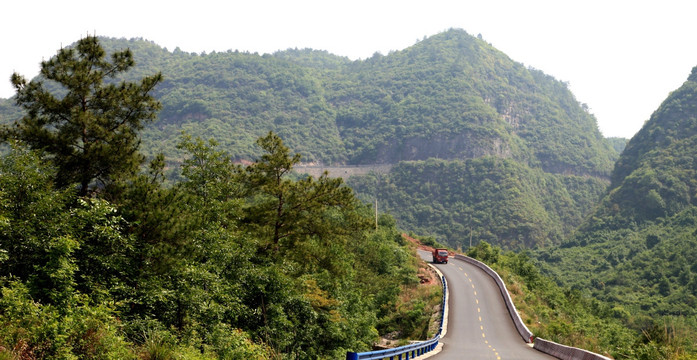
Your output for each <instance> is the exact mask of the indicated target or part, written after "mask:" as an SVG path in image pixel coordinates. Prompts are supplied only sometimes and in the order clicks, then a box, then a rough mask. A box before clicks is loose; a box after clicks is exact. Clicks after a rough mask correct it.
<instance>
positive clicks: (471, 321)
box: [419, 251, 556, 360]
mask: <svg viewBox="0 0 697 360" xmlns="http://www.w3.org/2000/svg"><path fill="white" fill-rule="evenodd" d="M419 255H420V256H421V257H422V258H423V259H424V260H426V261H428V262H430V261H431V260H432V256H431V253H429V252H427V251H419ZM434 265H435V266H436V267H437V268H438V269H439V270H440V271H441V272H442V273H443V275H444V276H445V278H446V280H447V281H448V290H449V291H450V300H449V303H448V305H449V315H448V330H447V333H446V336H445V337H444V338H443V339H442V340H441V342H442V343H443V351H442V352H440V353H439V354H437V355H435V356H433V357H431V359H433V360H449V359H453V360H455V359H457V360H462V359H492V360H509V359H510V360H527V359H556V358H554V357H551V356H549V355H547V354H544V353H541V352H539V351H537V350H535V349H533V348H532V347H530V346H528V345H527V344H526V343H525V341H524V340H523V338H522V337H521V336H520V334H518V331H517V330H516V328H515V325H513V320H512V319H511V316H510V315H509V314H508V310H506V305H505V304H504V301H503V296H502V295H501V292H500V290H499V288H498V286H497V285H496V283H495V282H494V280H493V279H492V278H491V277H490V276H489V275H487V274H486V273H485V272H484V271H482V270H481V269H479V268H478V267H476V266H474V265H470V264H468V263H466V262H464V261H461V260H457V259H453V258H452V257H451V258H450V260H449V262H448V263H447V264H434Z"/></svg>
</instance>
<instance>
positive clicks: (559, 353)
mask: <svg viewBox="0 0 697 360" xmlns="http://www.w3.org/2000/svg"><path fill="white" fill-rule="evenodd" d="M533 347H534V348H535V349H537V350H539V351H542V352H543V353H545V354H549V355H552V356H554V357H556V358H558V359H562V360H576V359H582V360H611V359H610V358H609V357H606V356H602V355H600V354H596V353H594V352H590V351H588V350H583V349H579V348H574V347H571V346H566V345H562V344H557V343H555V342H553V341H549V340H545V339H541V338H537V339H535V345H534V346H533Z"/></svg>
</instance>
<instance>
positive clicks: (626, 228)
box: [538, 67, 697, 352]
mask: <svg viewBox="0 0 697 360" xmlns="http://www.w3.org/2000/svg"><path fill="white" fill-rule="evenodd" d="M695 159H697V67H696V68H694V69H693V70H692V74H691V75H690V76H689V78H688V80H687V81H686V82H685V83H684V84H683V85H682V86H681V87H680V88H679V89H677V90H675V91H674V92H672V93H671V94H670V95H669V96H668V98H667V99H666V100H665V101H664V102H663V103H662V104H661V106H660V107H659V108H658V110H656V112H654V114H653V115H652V116H651V118H650V120H649V121H648V122H647V123H646V124H645V125H644V127H643V128H642V129H641V131H639V133H637V134H636V135H635V136H634V137H633V138H632V139H631V140H630V141H629V143H628V144H627V147H626V149H625V150H624V152H623V153H622V155H621V157H620V159H619V160H618V162H617V164H616V166H615V169H614V171H613V173H612V185H611V187H610V189H609V192H608V193H607V194H606V195H605V197H604V198H603V200H602V202H601V203H600V205H599V206H598V207H597V209H596V210H595V211H594V212H593V214H592V216H590V217H589V218H588V219H587V220H586V221H585V222H584V223H583V225H582V226H581V227H580V228H579V230H578V232H577V233H576V234H575V236H573V237H572V238H570V239H569V240H568V241H567V242H565V243H564V244H563V245H562V246H561V247H560V248H556V249H549V250H544V251H540V252H539V253H538V258H539V259H540V260H542V264H543V265H544V268H545V270H546V271H547V272H549V273H552V274H555V276H556V277H557V278H558V279H560V281H562V282H564V283H565V284H567V285H570V286H574V287H577V288H579V289H585V290H586V291H588V292H589V293H590V294H591V295H593V296H594V297H597V298H599V299H601V300H604V301H607V302H609V303H611V304H613V305H614V306H615V309H616V314H615V315H616V316H617V317H619V318H621V319H623V320H625V321H626V323H627V324H628V325H630V326H634V327H638V328H645V327H647V324H653V323H654V322H656V323H658V324H659V326H661V327H663V326H667V327H672V329H671V330H670V331H671V336H673V335H676V334H677V335H680V336H682V337H687V338H692V339H693V340H694V339H695V338H697V310H695V309H697V265H696V263H695V259H697V160H695ZM662 319H666V320H662ZM662 321H665V322H662ZM684 347H685V348H688V349H692V351H693V352H694V351H695V350H697V347H696V346H695V344H694V342H692V343H691V344H687V345H684Z"/></svg>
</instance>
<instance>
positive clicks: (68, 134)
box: [2, 36, 162, 195]
mask: <svg viewBox="0 0 697 360" xmlns="http://www.w3.org/2000/svg"><path fill="white" fill-rule="evenodd" d="M134 64H135V63H134V61H133V54H132V53H131V51H130V50H128V49H126V50H123V51H118V52H114V53H113V54H112V55H111V61H108V60H107V59H106V53H105V51H104V49H103V48H102V46H101V45H100V43H99V39H98V38H96V37H94V36H88V37H86V38H83V39H81V40H79V41H78V42H77V44H76V45H75V47H71V48H64V49H60V50H59V51H58V54H57V55H56V56H55V57H53V58H51V59H50V60H49V61H43V62H42V63H41V73H40V76H39V77H38V78H37V79H35V80H32V81H31V82H29V83H28V82H27V80H26V79H25V78H24V77H23V76H20V75H19V74H17V73H15V74H13V75H12V84H13V85H14V87H15V89H16V91H17V97H16V101H17V105H19V106H21V107H22V108H24V110H26V115H25V116H24V117H23V118H22V119H21V120H19V121H18V122H17V123H15V125H14V126H12V127H5V128H3V130H2V136H3V138H4V139H18V140H20V141H22V142H24V143H26V144H27V145H29V147H31V148H32V149H41V150H43V151H44V153H45V154H46V155H48V156H49V157H50V159H51V160H52V161H53V162H54V163H55V165H56V167H57V169H58V171H57V175H56V184H57V185H58V186H60V187H67V186H70V185H72V184H75V183H77V184H79V186H80V187H79V194H80V195H86V194H87V193H88V192H89V186H90V185H96V186H103V185H106V184H108V183H109V182H111V181H113V180H114V179H115V178H117V177H119V176H122V175H124V174H129V173H132V172H134V171H135V170H136V169H137V168H138V166H139V165H140V164H141V163H142V161H143V156H142V155H140V153H139V152H138V147H139V145H140V139H139V136H138V131H139V130H141V129H142V128H143V123H144V121H147V120H154V119H155V117H156V115H157V111H158V110H159V109H160V107H161V105H160V103H159V102H158V101H156V100H155V99H154V98H153V97H152V96H151V95H150V92H151V91H152V90H153V88H154V87H155V86H156V85H157V84H158V83H159V82H160V81H161V80H162V75H161V74H159V73H158V74H155V75H153V76H148V77H145V78H143V79H142V80H141V81H140V82H138V83H133V82H125V81H120V82H119V81H118V76H119V74H121V73H123V72H125V71H127V70H129V69H130V68H131V67H133V66H134ZM46 80H48V81H50V83H48V82H47V83H45V81H46ZM54 84H58V85H60V86H61V89H60V90H54V91H51V90H50V89H51V88H55V87H54Z"/></svg>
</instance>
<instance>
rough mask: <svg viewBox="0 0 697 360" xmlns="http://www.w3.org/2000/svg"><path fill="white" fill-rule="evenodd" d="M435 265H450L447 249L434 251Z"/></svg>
mask: <svg viewBox="0 0 697 360" xmlns="http://www.w3.org/2000/svg"><path fill="white" fill-rule="evenodd" d="M433 263H434V264H447V263H448V250H447V249H433Z"/></svg>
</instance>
